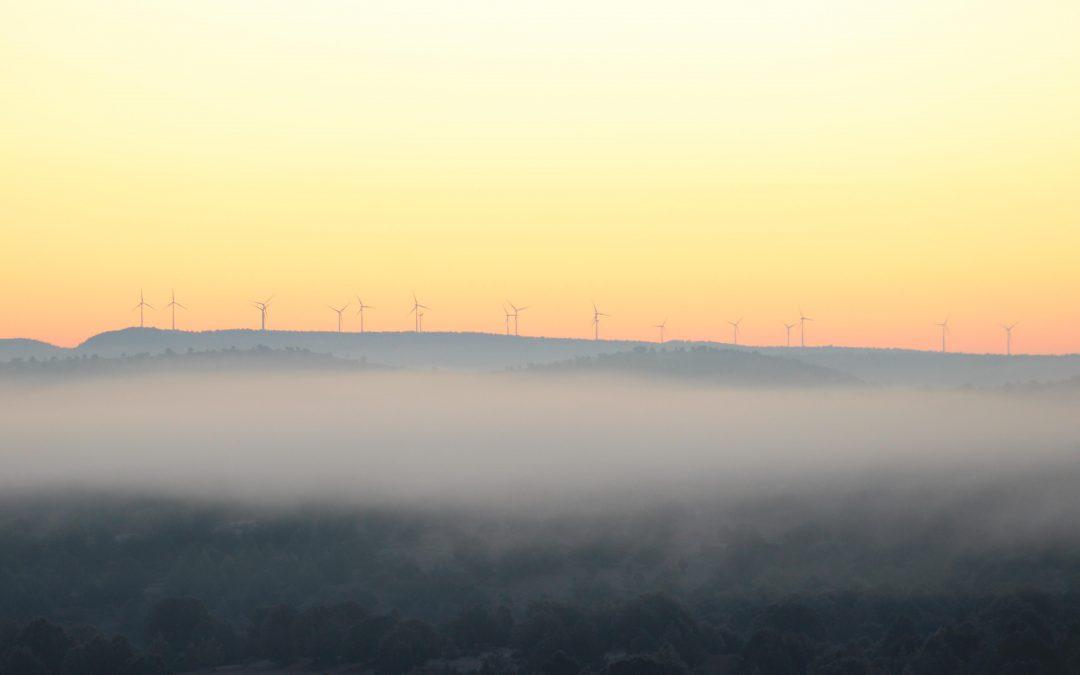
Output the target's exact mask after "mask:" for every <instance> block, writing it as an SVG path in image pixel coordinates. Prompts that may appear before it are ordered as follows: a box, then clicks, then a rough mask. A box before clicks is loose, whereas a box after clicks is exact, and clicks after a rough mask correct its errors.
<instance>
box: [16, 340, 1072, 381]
mask: <svg viewBox="0 0 1080 675" xmlns="http://www.w3.org/2000/svg"><path fill="white" fill-rule="evenodd" d="M256 347H268V348H271V349H302V350H307V351H309V352H312V353H319V354H330V355H333V356H337V357H340V358H344V359H355V360H360V359H366V360H367V361H369V362H371V363H380V364H385V365H389V366H395V367H400V368H415V369H425V370H426V369H431V368H442V369H448V370H461V371H489V372H490V371H501V370H505V369H507V368H523V367H527V366H529V365H530V364H541V365H542V364H551V363H557V362H560V361H568V360H573V359H577V358H579V357H594V356H599V355H601V354H612V353H623V352H627V351H630V350H633V349H635V348H638V347H647V348H652V347H656V343H653V342H640V341H624V340H581V339H572V338H546V337H515V336H509V335H497V334H491V333H421V334H418V333H412V332H393V333H389V332H387V333H382V332H380V333H363V334H360V333H336V332H307V331H258V330H222V331H201V332H187V331H170V330H161V329H156V328H128V329H124V330H118V331H110V332H106V333H101V334H99V335H95V336H94V337H92V338H90V339H88V340H87V341H86V342H84V343H83V344H81V345H79V346H78V347H76V348H75V349H63V348H60V347H54V346H53V345H48V344H46V343H43V342H36V341H33V340H3V341H0V362H2V361H10V360H14V359H19V358H21V359H29V358H36V359H46V358H52V357H57V358H60V357H64V356H78V357H83V356H86V357H92V356H97V357H99V358H117V357H123V356H130V355H133V354H163V353H165V352H166V351H167V350H172V351H173V352H177V353H185V352H187V351H188V350H194V351H198V352H203V351H220V350H224V349H240V350H247V349H253V348H256ZM676 347H683V348H687V349H689V348H693V347H714V348H723V349H726V350H729V351H732V352H737V353H740V354H758V355H759V356H772V357H777V358H783V359H787V360H794V361H798V362H801V363H803V364H806V365H810V366H817V367H821V368H826V369H829V370H831V371H836V372H839V373H844V374H846V375H849V376H851V377H852V378H855V379H858V380H862V381H864V382H867V383H872V384H879V385H884V386H917V387H942V388H950V387H964V386H974V387H999V386H1004V385H1007V384H1025V383H1030V382H1056V381H1061V380H1066V379H1069V378H1071V377H1080V355H1077V354H1069V355H1060V356H1034V355H1018V356H1003V355H995V354H941V353H939V352H923V351H914V350H903V349H865V348H851V347H807V348H799V347H794V348H786V347H735V346H732V345H726V344H723V343H715V342H680V341H670V342H668V343H667V344H666V345H665V348H666V349H672V348H676Z"/></svg>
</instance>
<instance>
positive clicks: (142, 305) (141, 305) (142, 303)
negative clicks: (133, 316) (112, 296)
mask: <svg viewBox="0 0 1080 675" xmlns="http://www.w3.org/2000/svg"><path fill="white" fill-rule="evenodd" d="M147 307H149V308H150V309H153V308H154V307H153V306H152V305H150V304H147V302H146V301H145V300H143V292H142V291H141V290H140V291H139V304H137V305H135V306H134V307H132V308H131V309H132V310H136V309H137V310H139V328H145V327H146V323H145V321H144V320H143V311H144V310H145V309H146V308H147Z"/></svg>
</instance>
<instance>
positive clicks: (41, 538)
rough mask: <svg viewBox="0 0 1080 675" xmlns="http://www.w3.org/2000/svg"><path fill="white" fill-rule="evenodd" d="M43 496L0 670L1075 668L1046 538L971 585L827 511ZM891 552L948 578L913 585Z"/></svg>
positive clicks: (741, 674)
mask: <svg viewBox="0 0 1080 675" xmlns="http://www.w3.org/2000/svg"><path fill="white" fill-rule="evenodd" d="M50 508H55V505H54V507H49V506H47V505H43V504H38V505H37V506H36V507H35V508H33V509H27V510H18V509H14V508H12V509H8V510H7V511H5V512H4V513H3V519H2V521H0V525H2V527H0V580H2V581H3V583H0V672H2V673H19V674H23V673H26V674H34V673H43V674H48V675H68V674H72V675H74V674H86V675H90V674H96V673H110V674H111V673H117V674H120V675H156V674H158V673H165V672H182V671H196V672H198V671H200V670H204V669H209V668H211V667H215V666H221V665H228V664H242V663H255V662H263V663H266V662H271V663H274V664H277V666H279V667H289V668H308V669H311V670H315V671H319V672H322V671H324V670H332V669H337V668H350V669H354V670H368V671H370V672H375V673H405V672H410V671H413V672H428V673H451V672H476V673H485V674H489V675H495V674H498V673H538V674H545V675H569V674H572V673H592V674H594V675H595V674H598V673H605V674H609V675H614V674H652V673H656V674H658V675H667V674H669V673H713V672H717V673H731V674H733V675H753V674H762V675H764V674H769V675H773V674H777V675H783V674H785V673H790V674H798V675H826V674H827V675H862V674H867V675H869V674H873V675H880V674H895V675H919V674H933V673H972V674H974V673H1050V674H1056V673H1060V674H1065V673H1074V672H1080V595H1078V594H1076V593H1075V592H1074V591H1073V581H1074V580H1075V579H1076V578H1077V574H1076V573H1077V571H1078V570H1080V566H1078V565H1077V560H1078V558H1077V552H1076V551H1074V550H1072V549H1071V548H1070V547H1069V546H1068V545H1067V544H1064V543H1061V542H1057V543H1055V544H1054V545H1053V548H1052V549H1050V550H1043V551H1037V550H1018V549H1015V548H1014V549H1011V550H1001V551H996V552H994V555H995V556H996V560H995V561H994V564H993V566H992V574H989V575H986V576H983V573H984V571H985V570H986V568H987V562H986V558H987V557H988V556H989V555H990V554H989V553H983V554H981V555H980V556H974V555H973V554H972V553H971V552H970V551H966V552H964V553H963V554H954V553H952V552H951V550H950V549H949V548H948V547H947V545H946V544H945V543H943V542H946V541H947V539H948V538H942V537H940V535H939V534H938V533H932V534H928V535H927V536H926V537H922V538H917V539H916V540H915V541H916V542H917V543H918V545H919V546H920V548H919V549H918V550H917V551H914V550H907V549H906V548H905V544H903V543H902V542H899V541H898V539H897V538H895V537H894V538H892V539H891V540H889V541H888V542H887V544H877V543H875V540H874V539H873V538H870V537H867V536H864V535H862V534H861V533H859V532H855V531H850V530H849V531H844V530H842V529H839V528H837V527H836V526H835V523H834V528H833V529H831V530H830V529H828V528H823V527H820V526H816V525H812V524H809V523H802V524H800V525H799V526H798V527H797V528H793V529H790V530H787V531H781V532H779V533H772V534H770V535H768V536H767V535H766V534H764V533H763V532H760V531H757V530H754V529H752V528H747V527H741V528H736V529H728V528H723V527H721V528H717V529H716V530H714V534H713V536H714V537H715V541H712V540H703V541H701V542H700V543H699V544H698V545H696V546H695V547H690V548H687V547H685V546H683V547H680V546H677V545H675V544H674V543H672V536H671V531H670V530H671V528H672V527H673V526H672V524H671V523H672V521H670V520H666V519H665V518H664V517H658V516H657V515H656V514H655V513H651V514H649V515H648V516H647V517H646V516H641V517H639V518H634V519H628V520H623V521H619V520H617V519H616V520H612V519H608V520H604V521H603V522H602V524H603V525H604V527H600V526H599V525H598V524H597V523H596V522H593V523H585V522H576V523H574V524H573V525H571V524H568V523H567V522H565V521H559V520H556V521H552V522H548V523H546V524H539V525H538V524H536V523H532V524H527V523H524V522H517V523H515V524H513V526H512V527H513V528H515V530H521V529H522V528H525V530H526V531H524V532H521V533H519V534H520V535H521V536H520V537H517V538H515V537H511V536H509V535H505V534H501V535H500V536H497V537H496V536H493V535H492V534H491V532H492V527H493V526H492V525H491V524H490V523H488V524H483V525H481V524H474V525H468V524H467V521H466V520H465V519H463V518H461V517H458V516H454V515H452V514H447V515H444V516H436V515H426V516H421V515H418V514H411V515H409V514H402V513H397V514H393V515H391V514H387V513H379V512H372V511H359V512H353V511H332V510H327V509H322V510H309V511H303V510H300V511H294V512H290V513H276V514H270V513H267V512H263V513H259V514H250V513H249V514H244V513H238V512H235V511H232V510H229V509H224V508H220V509H211V508H209V507H204V508H195V507H192V506H190V505H188V506H184V505H181V504H176V503H167V502H155V501H151V500H146V501H141V502H139V503H138V504H137V508H136V507H135V506H134V505H132V504H130V503H117V504H109V503H108V502H107V501H101V502H98V503H96V504H94V505H89V504H86V503H82V502H80V503H79V508H77V509H70V510H69V509H66V508H65V509H62V510H59V511H50ZM481 533H483V534H484V536H481ZM841 544H842V545H841ZM912 545H914V544H912ZM899 561H905V564H910V565H913V566H915V567H916V568H917V569H919V570H920V571H921V572H924V571H925V570H930V569H931V568H932V566H933V565H937V566H938V567H940V568H941V569H942V571H941V572H940V573H939V574H940V576H937V577H934V576H933V575H929V574H925V573H923V574H921V577H920V578H922V579H924V581H921V582H920V581H917V580H914V577H908V576H904V575H902V574H900V573H899V572H898V571H897V569H896V568H895V567H891V566H894V565H899V564H900V562H899ZM827 563H831V564H832V565H834V566H837V567H840V568H842V570H843V574H844V575H845V577H850V578H855V579H858V580H859V587H851V586H848V587H842V586H839V585H837V584H836V583H835V582H834V581H832V580H831V579H832V578H831V577H829V576H828V575H827V574H826V572H827V570H828V567H827ZM800 572H801V573H800ZM815 579H816V580H817V581H816V582H815V581H814V580H815ZM1047 579H1049V580H1052V581H1053V583H1052V584H1046V583H1043V584H1040V583H1039V582H1040V581H1043V580H1047ZM41 617H44V618H41Z"/></svg>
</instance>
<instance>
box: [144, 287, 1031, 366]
mask: <svg viewBox="0 0 1080 675" xmlns="http://www.w3.org/2000/svg"><path fill="white" fill-rule="evenodd" d="M275 297H276V296H273V295H271V296H270V297H268V298H267V299H266V300H263V301H258V300H254V301H252V302H251V305H252V306H253V307H255V308H256V309H258V310H259V330H266V317H267V314H268V312H269V310H270V303H271V301H273V299H274V298H275ZM351 306H352V303H345V304H344V305H342V306H341V307H334V306H333V305H327V308H328V309H330V310H331V311H332V312H335V313H336V314H337V332H339V333H341V332H344V314H345V310H346V309H348V308H349V307H351ZM165 308H166V309H169V310H171V327H172V330H176V310H177V308H179V309H187V307H185V306H184V305H182V304H180V303H179V302H177V301H176V291H175V290H174V291H172V294H171V296H170V300H169V302H168V304H166V305H165ZM356 308H357V311H356V313H357V314H358V315H359V316H360V332H361V333H363V332H364V311H365V310H369V309H375V307H373V306H371V305H367V304H364V301H363V300H361V299H360V296H357V297H356ZM136 309H137V310H139V327H140V328H144V327H145V326H146V315H145V310H147V309H151V310H152V309H154V307H153V305H151V304H149V303H148V302H146V300H145V298H144V297H143V292H142V291H139V304H137V305H135V307H134V308H132V311H134V310H136ZM430 309H431V308H430V307H428V306H427V305H424V304H422V303H421V302H420V300H419V299H417V297H416V294H415V293H413V304H412V308H411V309H410V310H409V314H410V315H412V317H413V329H414V330H415V332H417V333H422V332H424V310H430ZM527 309H529V307H528V306H525V307H518V306H516V305H515V304H514V303H512V302H510V301H507V302H506V304H504V305H503V314H504V317H505V326H506V334H507V335H510V329H511V326H513V331H514V332H513V334H514V335H515V336H518V335H520V334H521V333H520V318H521V312H524V311H525V310H527ZM610 316H611V315H610V314H605V313H604V312H601V311H600V309H599V308H598V307H597V306H596V304H595V303H593V319H592V325H593V339H594V340H599V339H600V319H602V318H605V317H610ZM807 321H813V319H812V318H810V317H808V316H806V315H805V314H803V312H802V310H799V320H798V322H796V323H785V324H784V330H785V332H786V339H787V342H786V344H787V346H788V347H790V346H791V329H793V328H795V327H798V328H799V346H800V347H805V346H806V322H807ZM741 323H742V319H741V318H740V319H738V320H737V321H728V325H730V326H731V333H732V335H731V341H732V344H734V345H735V346H738V344H739V325H740V324H741ZM934 325H935V326H937V327H939V328H940V329H941V351H942V353H944V352H947V351H948V335H949V318H948V317H946V319H945V320H944V321H942V322H940V323H936V324H934ZM1017 325H1019V322H1014V323H1011V324H1002V325H1001V327H1002V328H1003V329H1004V330H1005V353H1006V354H1007V355H1009V356H1012V332H1013V329H1014V328H1016V326H1017ZM653 328H656V329H658V330H659V331H660V343H661V344H663V343H664V341H665V339H664V338H665V336H664V331H665V329H666V328H667V319H666V318H665V319H664V320H663V321H661V322H660V323H658V324H655V325H654V326H653Z"/></svg>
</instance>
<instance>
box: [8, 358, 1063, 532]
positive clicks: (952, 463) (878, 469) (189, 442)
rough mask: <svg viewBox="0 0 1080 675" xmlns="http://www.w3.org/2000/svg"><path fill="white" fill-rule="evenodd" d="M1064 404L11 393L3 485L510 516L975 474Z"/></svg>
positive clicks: (1044, 427)
mask: <svg viewBox="0 0 1080 675" xmlns="http://www.w3.org/2000/svg"><path fill="white" fill-rule="evenodd" d="M1075 403H1076V398H1075V397H1073V396H1071V395H1065V396H1064V398H1061V397H1054V396H1048V395H1042V396H1040V395H1035V394H1025V393H1016V394H1014V395H1008V394H1006V393H1002V392H998V393H985V392H983V393H979V392H964V391H956V392H927V391H916V390H911V391H905V390H878V389H873V388H851V389H847V388H845V389H839V390H823V389H781V390H766V389H751V390H746V389H734V388H732V389H723V388H710V387H690V386H679V385H675V384H668V383H663V382H652V381H643V380H634V379H619V378H605V377H584V376H575V377H566V378H561V377H552V376H547V375H530V374H503V375H463V374H446V373H408V372H388V373H380V372H366V373H364V372H361V373H337V372H328V373H318V372H284V373H266V374H251V373H237V372H232V373H223V374H212V373H211V374H207V373H199V374H190V375H179V374H166V375H148V376H143V377H128V378H117V379H105V380H86V381H78V380H76V381H70V382H67V383H62V384H56V385H54V386H40V387H30V386H27V387H23V386H18V385H10V384H9V385H7V386H5V387H4V388H2V389H0V439H2V447H3V448H4V449H3V462H4V465H5V471H4V472H3V475H2V477H0V485H2V486H3V487H4V489H5V490H6V491H9V492H10V491H12V490H17V489H20V488H26V489H32V488H35V487H45V486H57V485H71V486H78V487H85V488H95V489H97V488H106V489H116V490H121V491H134V492H140V493H145V492H151V493H154V492H161V491H164V492H167V493H171V494H177V495H197V496H202V497H208V498H214V499H234V498H235V499H243V500H256V501H258V502H263V503H270V504H273V503H280V502H282V501H283V500H284V501H311V500H346V501H350V502H354V503H396V504H405V505H414V506H425V505H432V504H434V503H441V502H450V503H455V504H459V505H471V506H477V507H486V508H495V509H500V510H506V509H510V510H512V509H514V508H517V507H523V508H529V509H532V508H536V507H537V506H547V507H549V508H553V509H557V508H565V507H567V506H568V505H569V504H573V508H579V507H582V506H584V504H585V503H586V502H589V503H592V504H594V505H597V506H599V507H602V506H603V505H604V504H611V505H613V506H616V507H618V506H620V505H621V504H623V503H627V502H636V501H639V500H642V499H646V500H652V499H671V498H678V499H684V498H692V499H696V498H698V497H705V498H708V499H732V498H737V497H738V498H741V497H745V496H754V495H761V494H773V493H776V494H784V493H786V492H791V491H795V492H805V491H813V490H815V489H818V488H819V487H820V488H821V489H829V490H833V491H835V490H836V489H843V488H844V486H845V484H847V485H848V486H849V487H859V486H863V485H866V484H867V481H868V480H881V479H884V477H885V476H887V475H891V474H898V475H899V474H904V475H908V476H911V477H922V478H925V479H926V480H932V481H948V480H955V481H959V482H972V481H980V480H989V479H991V478H993V477H995V476H999V475H1006V474H1007V473H1008V472H1013V471H1016V470H1019V469H1021V468H1023V467H1031V466H1037V465H1038V464H1039V463H1041V462H1044V461H1050V460H1051V459H1052V458H1056V460H1062V459H1065V458H1068V457H1070V456H1072V453H1073V451H1075V450H1076V449H1077V445H1078V444H1077V440H1078V439H1080V416H1077V415H1075V414H1074V412H1075ZM567 500H571V501H570V502H568V501H567Z"/></svg>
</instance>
